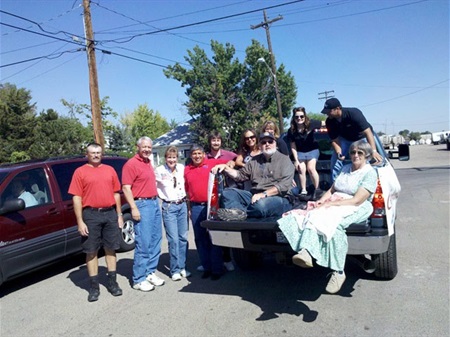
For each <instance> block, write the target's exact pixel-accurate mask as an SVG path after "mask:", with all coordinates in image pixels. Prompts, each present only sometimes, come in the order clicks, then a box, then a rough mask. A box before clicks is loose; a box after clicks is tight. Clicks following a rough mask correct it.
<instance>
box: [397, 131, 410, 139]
mask: <svg viewBox="0 0 450 337" xmlns="http://www.w3.org/2000/svg"><path fill="white" fill-rule="evenodd" d="M398 134H399V135H400V136H402V137H404V138H407V137H408V135H409V130H408V129H405V130H403V131H399V133H398Z"/></svg>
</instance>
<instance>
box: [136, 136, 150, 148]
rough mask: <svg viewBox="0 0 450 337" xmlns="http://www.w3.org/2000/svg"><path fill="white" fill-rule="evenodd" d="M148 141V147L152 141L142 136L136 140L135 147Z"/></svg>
mask: <svg viewBox="0 0 450 337" xmlns="http://www.w3.org/2000/svg"><path fill="white" fill-rule="evenodd" d="M145 140H146V141H149V142H150V145H153V141H152V139H151V138H150V137H147V136H143V137H141V138H139V139H138V141H137V142H136V145H137V146H141V143H142V142H143V141H145Z"/></svg>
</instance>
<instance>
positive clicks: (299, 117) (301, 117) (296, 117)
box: [295, 115, 305, 119]
mask: <svg viewBox="0 0 450 337" xmlns="http://www.w3.org/2000/svg"><path fill="white" fill-rule="evenodd" d="M304 118H305V115H301V116H295V119H304Z"/></svg>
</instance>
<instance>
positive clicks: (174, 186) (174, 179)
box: [172, 176, 177, 188]
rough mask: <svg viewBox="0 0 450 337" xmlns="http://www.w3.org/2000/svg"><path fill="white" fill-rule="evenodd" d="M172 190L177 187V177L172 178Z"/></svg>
mask: <svg viewBox="0 0 450 337" xmlns="http://www.w3.org/2000/svg"><path fill="white" fill-rule="evenodd" d="M172 178H173V188H176V187H177V177H175V176H173V177H172Z"/></svg>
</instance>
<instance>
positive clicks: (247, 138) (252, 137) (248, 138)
mask: <svg viewBox="0 0 450 337" xmlns="http://www.w3.org/2000/svg"><path fill="white" fill-rule="evenodd" d="M255 138H256V136H255V135H253V136H250V137H244V139H245V140H246V141H247V140H250V139H255Z"/></svg>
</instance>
